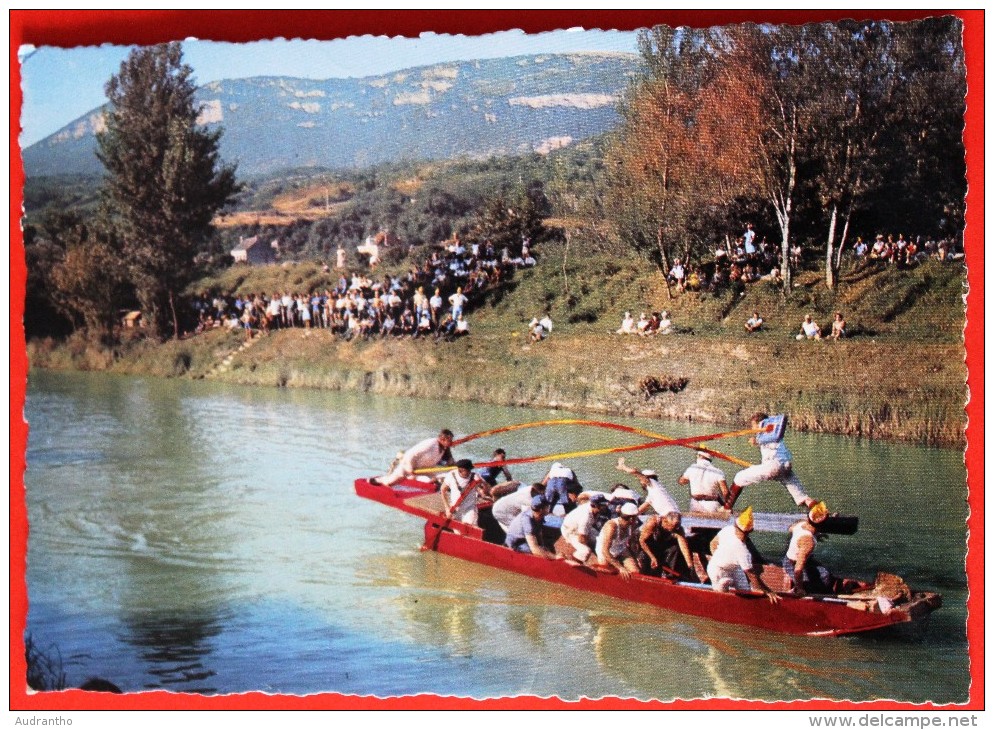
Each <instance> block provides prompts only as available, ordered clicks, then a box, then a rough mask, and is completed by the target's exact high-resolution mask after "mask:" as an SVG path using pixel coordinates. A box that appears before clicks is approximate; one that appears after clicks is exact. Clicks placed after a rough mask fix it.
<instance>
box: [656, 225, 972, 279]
mask: <svg viewBox="0 0 994 730" xmlns="http://www.w3.org/2000/svg"><path fill="white" fill-rule="evenodd" d="M846 251H847V253H848V255H849V256H850V257H851V258H852V259H853V260H855V261H856V262H857V263H865V262H867V261H880V262H886V263H890V264H894V265H896V266H898V267H901V268H910V267H913V266H916V265H918V264H920V263H922V262H923V261H926V260H927V259H935V260H937V261H955V260H958V259H962V258H963V254H962V252H959V251H957V250H956V246H955V243H954V242H953V241H950V240H948V239H940V240H935V239H932V238H929V239H927V240H925V241H922V236H917V237H916V238H914V239H913V240H912V239H906V238H905V237H904V235H903V234H897V236H896V237H895V236H894V235H893V234H889V235H886V236H885V235H884V234H878V235H877V236H876V239H875V241H874V242H873V244H872V245H871V244H867V243H866V242H865V241H864V240H863V239H862V238H857V239H856V241H855V242H854V243H853V244H852V246H851V247H849V248H847V249H846ZM803 254H804V250H803V248H802V247H801V246H800V245H799V244H794V245H793V246H791V248H790V263H791V266H792V267H793V268H794V269H799V268H801V266H802V263H803V261H802V259H803ZM781 261H782V257H781V251H780V246H779V244H772V243H769V242H768V241H767V240H766V238H765V237H764V238H762V239H760V240H759V241H758V242H757V240H756V233H755V231H754V230H753V227H752V224H748V225H747V226H746V230H745V232H744V233H743V234H742V235H741V236H739V237H738V238H737V239H736V240H735V243H734V245H719V246H717V247H716V248H715V249H714V252H713V257H711V259H710V260H707V261H704V262H702V263H699V264H694V263H691V262H689V261H682V260H679V259H678V260H677V261H676V262H675V263H674V264H673V266H672V267H671V268H670V270H669V273H668V274H667V277H666V280H667V283H668V284H669V285H670V286H671V287H673V288H674V289H675V290H676V291H677V292H683V291H691V292H715V293H718V292H721V291H723V290H725V289H728V288H731V289H732V290H733V291H734V290H738V291H743V290H744V285H746V284H751V283H754V282H757V281H767V282H770V283H772V284H773V285H776V286H779V285H781V284H782V283H783V278H782V277H781V274H780V268H781Z"/></svg>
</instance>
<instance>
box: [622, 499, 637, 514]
mask: <svg viewBox="0 0 994 730" xmlns="http://www.w3.org/2000/svg"><path fill="white" fill-rule="evenodd" d="M638 513H639V508H638V507H636V506H635V505H634V504H632V503H631V502H625V503H624V504H623V505H621V514H622V515H624V516H625V517H634V516H636V515H637V514H638Z"/></svg>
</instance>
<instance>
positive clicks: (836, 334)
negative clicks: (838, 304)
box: [829, 312, 847, 340]
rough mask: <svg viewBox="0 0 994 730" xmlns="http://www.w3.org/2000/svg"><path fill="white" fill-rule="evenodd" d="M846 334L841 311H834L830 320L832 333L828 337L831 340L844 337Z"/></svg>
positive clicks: (844, 321)
mask: <svg viewBox="0 0 994 730" xmlns="http://www.w3.org/2000/svg"><path fill="white" fill-rule="evenodd" d="M846 334H847V333H846V320H845V319H844V318H843V316H842V312H836V313H835V317H834V319H833V320H832V334H830V335H829V337H831V338H832V339H833V340H839V339H841V338H843V337H845V336H846Z"/></svg>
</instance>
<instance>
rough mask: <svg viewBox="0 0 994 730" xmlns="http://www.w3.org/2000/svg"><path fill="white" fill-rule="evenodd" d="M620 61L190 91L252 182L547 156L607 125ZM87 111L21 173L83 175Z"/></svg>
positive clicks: (581, 56)
mask: <svg viewBox="0 0 994 730" xmlns="http://www.w3.org/2000/svg"><path fill="white" fill-rule="evenodd" d="M639 63H640V62H639V59H638V57H637V56H634V55H630V54H608V53H576V54H554V55H542V56H523V57H517V58H501V59H489V60H480V61H470V62H460V63H446V64H440V65H436V66H427V67H422V68H414V69H409V70H406V71H400V72H397V73H393V74H389V75H386V76H375V77H367V78H362V79H328V80H324V81H315V80H309V79H294V78H276V77H260V78H250V79H236V80H226V81H218V82H213V83H210V84H207V85H205V86H203V87H201V89H200V90H199V99H200V101H201V103H202V105H203V106H202V110H201V122H203V123H204V124H207V125H210V126H213V125H221V126H222V127H223V128H224V136H223V137H222V143H221V151H222V154H223V156H224V158H225V159H226V160H227V161H229V162H237V163H238V169H239V173H240V174H242V175H252V174H260V173H267V172H272V171H275V170H279V169H283V168H291V167H312V166H313V167H317V166H321V167H332V168H343V167H344V168H355V167H364V166H367V165H371V164H376V163H381V162H387V161H391V160H405V159H406V160H417V159H447V158H453V157H462V156H466V157H472V158H485V157H489V156H493V155H507V154H521V153H527V152H538V153H540V154H543V153H546V152H549V151H551V150H553V149H556V148H558V147H562V146H566V145H569V144H572V143H574V142H576V141H578V140H581V139H584V138H586V137H590V136H593V135H596V134H600V133H601V132H604V131H605V130H607V129H609V128H611V127H612V126H613V125H614V124H616V123H617V121H618V113H617V102H618V100H619V99H620V97H621V94H622V93H623V92H624V89H625V87H626V86H627V85H628V82H629V80H630V79H631V78H632V77H633V76H635V75H636V74H637V73H638V71H639ZM101 126H102V119H101V110H99V109H98V110H94V111H93V112H90V113H89V114H87V115H85V116H83V117H81V118H80V119H78V120H76V121H74V122H72V123H71V124H69V125H67V126H66V127H65V128H63V129H62V130H60V131H59V132H57V133H56V134H54V135H52V136H50V137H48V138H46V139H44V140H42V141H40V142H38V143H36V144H34V145H32V146H31V147H29V148H28V149H26V150H24V152H23V157H24V164H25V171H26V173H27V175H28V176H43V175H55V174H74V173H82V174H88V173H94V172H99V171H100V163H99V162H98V161H97V159H96V157H95V156H94V154H93V152H94V149H95V144H96V142H95V136H94V135H95V133H96V132H97V131H99V130H100V128H101Z"/></svg>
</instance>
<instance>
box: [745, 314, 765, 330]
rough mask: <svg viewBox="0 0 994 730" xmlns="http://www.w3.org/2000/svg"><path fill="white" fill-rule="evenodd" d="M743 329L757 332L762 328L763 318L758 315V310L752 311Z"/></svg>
mask: <svg viewBox="0 0 994 730" xmlns="http://www.w3.org/2000/svg"><path fill="white" fill-rule="evenodd" d="M745 329H746V332H759V331H760V330H761V329H763V318H762V317H760V316H759V312H753V313H752V316H751V317H750V318H749V319H747V320H746V323H745Z"/></svg>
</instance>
